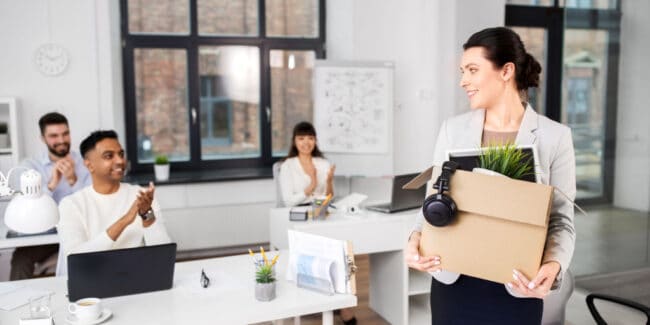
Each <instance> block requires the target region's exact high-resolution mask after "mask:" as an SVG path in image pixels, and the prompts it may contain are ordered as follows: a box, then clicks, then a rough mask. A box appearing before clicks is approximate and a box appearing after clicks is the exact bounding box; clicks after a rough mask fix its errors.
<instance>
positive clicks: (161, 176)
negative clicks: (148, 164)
mask: <svg viewBox="0 0 650 325" xmlns="http://www.w3.org/2000/svg"><path fill="white" fill-rule="evenodd" d="M153 171H154V174H155V176H156V181H159V182H164V181H167V180H169V159H167V156H166V155H157V156H156V158H154V164H153Z"/></svg>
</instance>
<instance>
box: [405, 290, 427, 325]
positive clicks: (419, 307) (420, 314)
mask: <svg viewBox="0 0 650 325" xmlns="http://www.w3.org/2000/svg"><path fill="white" fill-rule="evenodd" d="M408 323H409V325H429V324H431V307H430V306H429V295H419V296H413V297H409V322H408Z"/></svg>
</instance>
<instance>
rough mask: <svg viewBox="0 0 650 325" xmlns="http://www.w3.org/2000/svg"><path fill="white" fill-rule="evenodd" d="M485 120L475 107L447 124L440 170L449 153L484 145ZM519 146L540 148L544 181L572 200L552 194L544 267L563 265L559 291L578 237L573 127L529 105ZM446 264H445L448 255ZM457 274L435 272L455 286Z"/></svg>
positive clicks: (438, 156)
mask: <svg viewBox="0 0 650 325" xmlns="http://www.w3.org/2000/svg"><path fill="white" fill-rule="evenodd" d="M484 120H485V110H484V109H477V110H472V111H471V112H468V113H465V114H461V115H458V116H454V117H452V118H450V119H448V120H446V121H445V122H443V124H442V127H441V128H440V133H439V135H438V139H437V141H436V147H435V152H434V156H433V164H434V165H435V166H442V163H443V162H444V161H445V160H446V151H447V150H450V149H472V148H479V147H481V138H482V135H483V122H484ZM515 143H516V144H517V145H534V146H536V147H537V153H538V159H539V161H538V162H537V163H538V164H539V168H540V170H541V175H539V176H541V181H542V183H544V184H547V185H551V186H553V187H555V188H557V189H559V190H560V191H562V192H564V193H565V194H566V195H567V196H568V197H569V198H570V200H569V199H568V198H566V197H565V196H564V195H562V194H560V193H558V192H557V191H555V192H554V195H553V206H552V209H551V216H550V220H549V225H548V234H547V235H546V247H545V248H544V255H543V257H542V263H544V262H547V261H557V262H558V263H560V266H561V269H560V273H559V274H558V277H557V280H558V281H556V283H555V284H554V286H553V287H554V288H556V287H557V286H558V285H559V281H561V279H562V275H563V274H564V271H566V270H567V269H568V268H569V263H570V262H571V258H572V257H573V249H574V247H575V239H576V237H575V228H574V226H573V202H572V201H573V200H575V196H576V172H575V155H574V151H573V140H572V137H571V129H569V127H567V126H565V125H562V124H560V123H557V122H555V121H553V120H551V119H549V118H547V117H545V116H542V115H539V114H537V113H536V112H535V111H534V110H533V108H532V107H530V105H527V107H526V111H525V112H524V118H523V120H522V121H521V125H520V127H519V132H518V133H517V138H516V140H515ZM423 222H424V216H423V215H422V212H420V214H419V216H418V218H417V221H416V224H415V227H414V230H415V231H421V230H422V223H423ZM442 261H443V265H444V256H442ZM458 276H459V275H458V274H457V273H453V272H448V271H442V272H439V273H435V274H434V277H435V278H436V279H437V280H438V281H440V282H443V283H446V284H450V283H453V282H455V281H456V280H457V279H458ZM506 288H507V287H506Z"/></svg>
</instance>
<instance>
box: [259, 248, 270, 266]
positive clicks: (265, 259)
mask: <svg viewBox="0 0 650 325" xmlns="http://www.w3.org/2000/svg"><path fill="white" fill-rule="evenodd" d="M260 252H261V253H262V258H264V264H266V265H269V259H268V258H266V254H264V247H262V246H260Z"/></svg>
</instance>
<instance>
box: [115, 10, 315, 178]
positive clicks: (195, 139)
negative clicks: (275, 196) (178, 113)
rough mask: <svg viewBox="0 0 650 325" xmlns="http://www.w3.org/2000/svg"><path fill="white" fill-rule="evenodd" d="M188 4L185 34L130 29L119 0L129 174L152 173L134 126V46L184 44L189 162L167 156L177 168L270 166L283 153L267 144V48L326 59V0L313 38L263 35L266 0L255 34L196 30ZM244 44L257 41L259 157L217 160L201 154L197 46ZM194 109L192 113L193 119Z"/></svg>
mask: <svg viewBox="0 0 650 325" xmlns="http://www.w3.org/2000/svg"><path fill="white" fill-rule="evenodd" d="M187 1H188V5H189V26H190V32H189V34H188V35H178V34H167V35H163V34H129V30H128V23H129V19H128V18H129V16H128V0H120V27H121V46H122V68H123V84H124V107H125V126H126V152H127V156H128V157H130V171H131V172H133V173H136V174H137V173H143V172H151V170H153V168H152V166H153V162H151V163H142V162H139V161H138V159H137V157H138V143H137V137H138V130H137V119H136V116H137V107H136V87H135V71H134V68H135V62H134V61H133V59H134V52H135V50H136V49H143V48H144V49H184V50H185V51H186V52H187V56H186V57H187V80H188V84H187V93H188V108H189V109H188V111H187V114H188V121H189V123H190V125H189V133H190V134H189V151H190V152H189V154H190V159H189V161H171V165H172V168H173V169H174V170H175V171H206V170H211V169H241V168H244V169H250V168H263V169H270V168H271V166H272V165H273V163H274V162H275V161H277V160H279V159H281V158H279V157H273V153H272V145H271V139H272V137H271V118H272V116H271V113H270V112H271V69H270V64H269V57H270V52H271V50H275V49H282V50H311V51H314V52H315V56H316V58H317V59H324V58H325V55H326V51H325V39H326V29H325V18H326V11H325V3H326V1H325V0H315V1H317V6H318V19H319V21H318V36H317V37H315V38H299V37H267V36H266V6H265V0H257V4H258V35H256V36H232V35H223V36H212V35H211V36H206V35H199V34H198V15H197V9H198V8H197V0H187ZM224 45H243V46H255V47H258V48H259V53H260V103H259V124H260V130H259V132H260V156H259V157H256V158H236V159H219V160H202V159H201V155H202V153H201V127H200V126H201V112H200V109H201V105H200V101H201V98H200V89H201V88H200V87H201V80H200V76H199V48H200V47H201V46H224ZM192 109H194V110H195V112H196V119H195V121H193V118H192Z"/></svg>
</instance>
